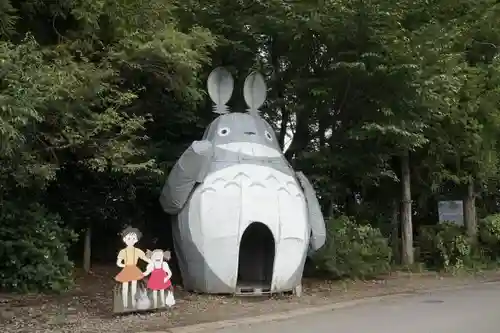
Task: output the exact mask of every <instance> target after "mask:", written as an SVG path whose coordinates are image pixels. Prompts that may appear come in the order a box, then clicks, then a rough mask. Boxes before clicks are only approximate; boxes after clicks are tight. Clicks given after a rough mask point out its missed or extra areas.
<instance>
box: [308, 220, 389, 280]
mask: <svg viewBox="0 0 500 333" xmlns="http://www.w3.org/2000/svg"><path fill="white" fill-rule="evenodd" d="M391 255H392V252H391V248H390V247H389V245H388V242H387V239H386V238H384V237H383V236H382V233H381V232H380V230H379V229H377V228H373V227H371V226H369V225H358V224H356V223H355V221H353V220H351V219H349V218H347V217H345V216H342V217H340V218H338V219H332V220H330V221H329V222H328V223H327V240H326V244H325V246H324V247H323V248H322V249H320V250H319V251H318V253H316V254H315V256H314V258H313V261H314V263H315V265H316V267H317V269H319V270H320V271H322V272H324V273H326V274H327V275H328V276H329V277H331V278H343V277H349V278H366V277H375V276H377V275H379V274H383V273H387V272H388V271H389V270H390V262H391Z"/></svg>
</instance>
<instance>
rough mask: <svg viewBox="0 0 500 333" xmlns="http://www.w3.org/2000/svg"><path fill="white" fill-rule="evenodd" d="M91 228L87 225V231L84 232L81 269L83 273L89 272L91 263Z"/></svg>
mask: <svg viewBox="0 0 500 333" xmlns="http://www.w3.org/2000/svg"><path fill="white" fill-rule="evenodd" d="M91 237H92V228H91V226H90V225H89V226H88V228H87V230H86V231H85V243H84V248H83V269H84V270H85V272H87V273H89V272H90V263H91V259H90V258H91V253H92V245H91V244H92V241H91V240H92V238H91Z"/></svg>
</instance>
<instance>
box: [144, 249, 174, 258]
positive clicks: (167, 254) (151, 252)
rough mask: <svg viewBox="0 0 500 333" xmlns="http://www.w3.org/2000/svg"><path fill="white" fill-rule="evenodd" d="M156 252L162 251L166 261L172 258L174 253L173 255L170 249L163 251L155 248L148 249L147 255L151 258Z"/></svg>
mask: <svg viewBox="0 0 500 333" xmlns="http://www.w3.org/2000/svg"><path fill="white" fill-rule="evenodd" d="M155 252H160V253H163V258H164V259H165V260H166V261H169V260H170V258H171V257H172V255H171V253H170V251H168V250H165V251H163V250H160V249H156V250H153V251H151V250H147V251H146V256H147V257H148V258H151V257H152V256H153V253H155Z"/></svg>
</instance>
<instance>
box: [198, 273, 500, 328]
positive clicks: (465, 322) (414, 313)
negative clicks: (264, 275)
mask: <svg viewBox="0 0 500 333" xmlns="http://www.w3.org/2000/svg"><path fill="white" fill-rule="evenodd" d="M204 332H209V331H204ZM210 332H223V333H251V332H252V333H255V332H257V333H308V332H332V333H333V332H334V333H393V332H394V333H399V332H404V333H500V283H488V284H482V285H474V286H470V287H467V288H465V289H462V290H453V291H452V290H450V291H440V292H435V293H426V294H419V295H412V296H402V297H401V298H396V299H394V298H393V299H388V300H382V301H380V302H375V303H368V304H360V305H356V306H353V307H350V308H343V309H338V310H333V311H328V312H319V313H315V314H310V315H304V316H298V317H296V318H293V319H288V320H284V321H275V322H268V323H260V324H253V325H245V326H236V327H229V328H225V329H220V330H216V331H210Z"/></svg>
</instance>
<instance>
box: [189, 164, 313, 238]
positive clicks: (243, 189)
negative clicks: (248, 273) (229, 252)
mask: <svg viewBox="0 0 500 333" xmlns="http://www.w3.org/2000/svg"><path fill="white" fill-rule="evenodd" d="M192 199H193V200H191V204H195V203H196V204H197V205H198V207H190V209H194V210H196V211H197V213H198V214H199V215H198V214H197V215H198V218H197V220H199V222H200V223H199V226H197V229H198V228H199V231H201V234H203V238H205V239H207V240H208V239H211V240H213V239H222V238H232V239H234V238H236V239H238V240H239V239H240V238H241V236H242V234H243V232H244V231H245V229H246V228H247V227H248V225H249V224H251V223H252V222H261V223H263V224H265V225H266V226H267V227H268V228H269V229H270V231H271V232H272V234H273V236H274V238H275V240H276V241H277V242H279V240H280V239H285V238H299V239H304V240H305V239H307V237H308V226H307V214H306V203H305V198H304V195H303V192H302V189H301V188H300V187H299V185H298V184H297V182H296V180H295V179H294V178H293V177H291V176H289V175H286V174H284V173H282V172H280V171H278V170H276V169H273V168H270V167H266V166H258V165H255V164H238V165H234V166H230V167H227V168H224V169H222V170H219V171H216V172H214V173H212V174H210V175H208V177H207V178H206V179H205V180H204V182H203V184H201V186H199V187H198V188H197V189H196V191H195V193H194V195H193V198H192ZM193 227H194V226H193Z"/></svg>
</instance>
